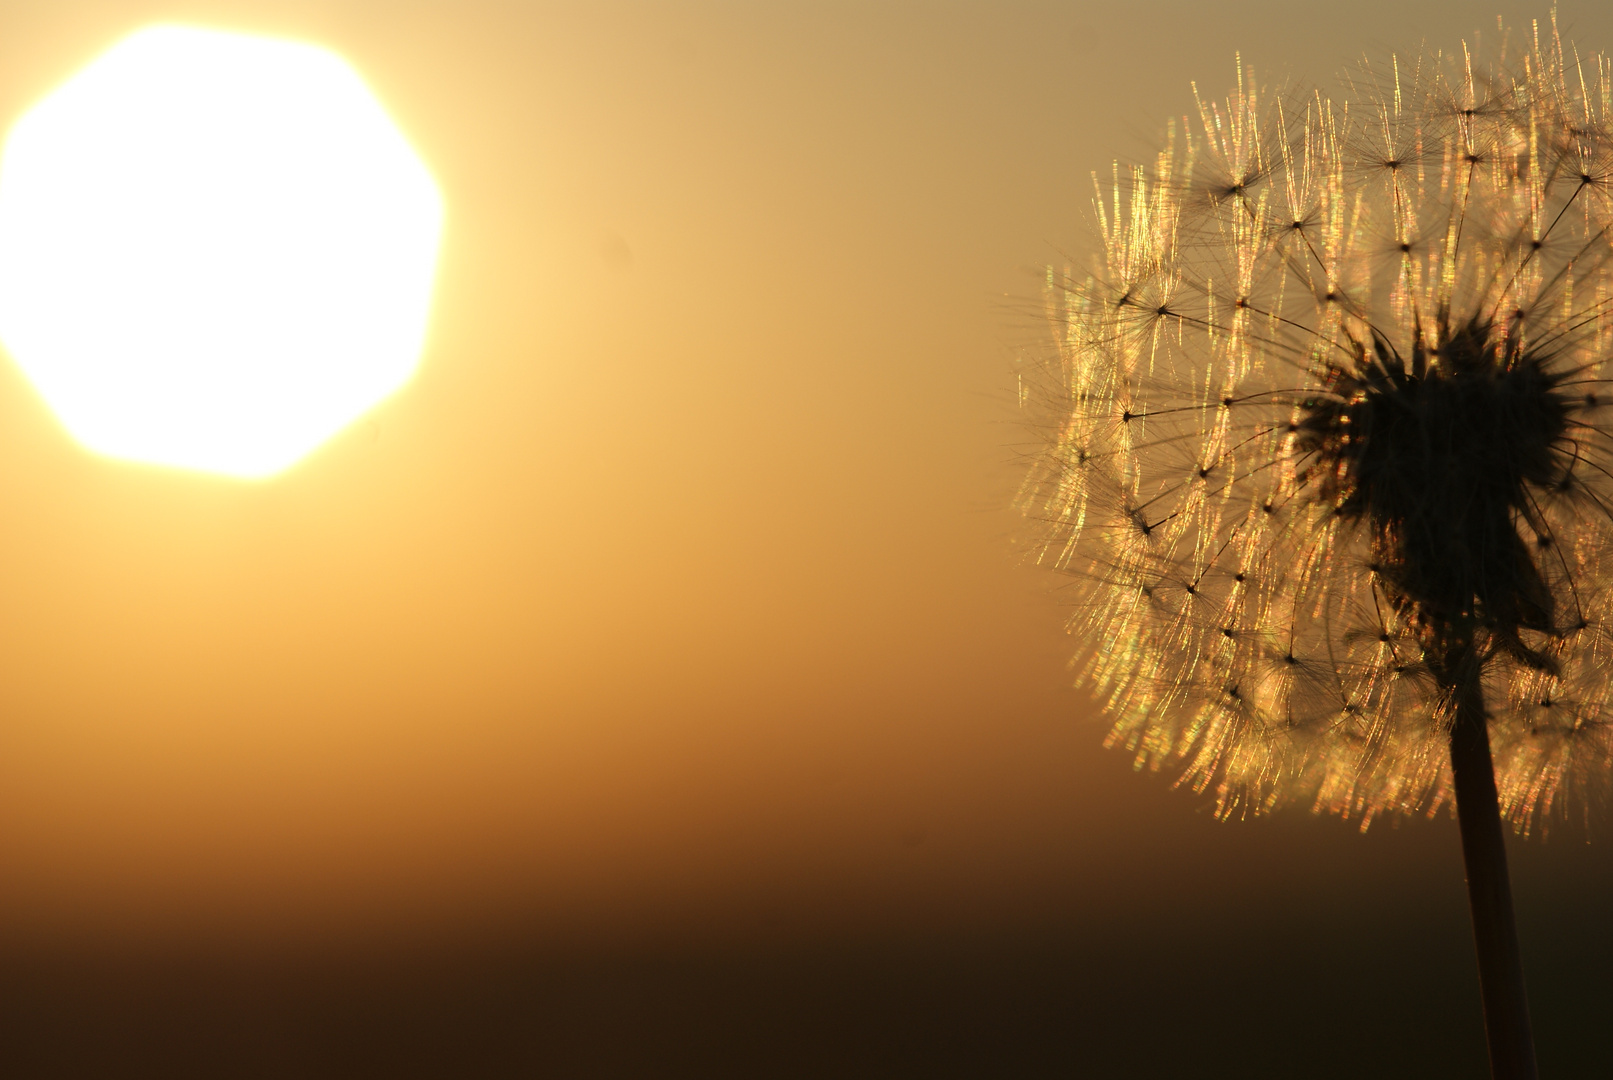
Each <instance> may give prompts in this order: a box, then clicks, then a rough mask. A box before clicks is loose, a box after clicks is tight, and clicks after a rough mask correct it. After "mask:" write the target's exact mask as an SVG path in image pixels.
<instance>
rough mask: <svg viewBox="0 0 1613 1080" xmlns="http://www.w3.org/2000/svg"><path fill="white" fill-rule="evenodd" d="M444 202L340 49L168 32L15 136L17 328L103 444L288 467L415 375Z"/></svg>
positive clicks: (10, 331) (47, 385) (101, 61)
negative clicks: (340, 55)
mask: <svg viewBox="0 0 1613 1080" xmlns="http://www.w3.org/2000/svg"><path fill="white" fill-rule="evenodd" d="M442 214H443V210H442V199H441V196H440V194H439V192H438V189H437V186H436V184H435V182H434V181H433V179H432V177H431V174H430V173H429V171H428V170H427V168H426V167H425V165H424V164H423V163H422V162H421V160H420V158H419V157H418V156H417V155H416V154H415V152H414V150H413V149H412V148H411V146H410V145H409V143H408V142H407V140H406V139H405V138H404V136H403V135H402V134H401V133H400V132H399V130H398V128H397V127H396V125H395V124H394V123H393V122H392V120H391V118H390V117H389V116H388V115H387V112H386V110H385V109H384V108H383V107H382V105H381V104H380V102H379V101H378V100H377V99H376V97H375V95H374V94H373V93H372V92H371V91H370V89H369V88H368V87H367V86H366V85H365V83H364V81H363V79H362V78H361V77H360V76H359V75H358V74H357V72H355V71H354V70H353V68H352V67H351V66H349V65H348V64H347V62H346V61H344V60H343V59H342V58H340V57H339V56H337V55H336V54H334V53H332V52H330V51H329V50H327V49H324V48H320V47H317V46H313V45H309V44H304V43H300V42H293V41H287V40H281V39H276V38H267V37H257V36H251V35H246V34H238V33H226V32H221V31H216V30H209V29H201V28H196V27H187V26H157V27H151V28H148V29H145V30H141V31H139V32H137V33H135V34H133V35H131V36H129V37H127V38H125V39H123V40H122V41H120V42H119V43H117V44H116V45H114V46H113V47H112V48H111V49H109V50H108V51H107V52H105V53H103V54H102V55H101V56H100V57H99V58H98V59H96V60H95V61H94V62H92V63H91V64H90V65H89V66H88V67H86V68H84V69H83V70H82V71H80V72H79V73H78V74H77V75H75V76H73V77H72V78H71V79H69V80H68V81H67V82H66V83H64V84H63V85H61V86H60V87H59V88H57V89H56V90H55V91H54V92H52V93H50V94H49V95H48V96H46V97H45V98H44V99H43V100H41V101H40V102H39V103H38V104H36V105H35V106H34V107H33V108H31V109H30V110H29V111H28V112H27V113H25V114H24V115H23V116H22V117H21V118H20V119H19V120H18V121H17V122H16V124H15V125H14V126H13V127H12V129H11V132H10V134H9V136H8V137H7V139H6V142H5V148H4V152H3V157H0V343H3V344H4V346H5V348H6V349H7V350H8V351H9V352H10V354H11V356H12V357H13V359H15V361H16V362H17V364H18V365H19V366H20V367H21V369H22V371H23V372H24V373H25V375H26V376H27V378H28V380H29V381H30V382H31V383H32V384H33V385H34V387H35V388H36V389H37V390H38V391H39V393H40V394H41V396H42V397H43V398H44V399H45V401H46V402H47V403H48V404H49V405H50V407H51V409H52V410H53V411H54V412H55V413H56V415H57V416H58V417H59V418H60V420H61V422H62V424H63V425H64V426H65V427H66V428H67V429H68V431H69V432H70V433H71V434H72V435H73V436H74V438H76V439H77V440H78V441H79V442H80V443H82V444H83V445H84V446H86V447H87V448H89V449H90V450H92V451H95V452H97V453H100V454H104V455H108V456H111V457H115V458H121V459H126V460H131V461H139V462H146V463H151V464H157V465H167V466H175V467H180V468H186V469H194V470H200V471H204V472H212V473H220V474H225V475H229V476H237V477H244V478H258V477H266V476H270V475H273V474H275V473H278V472H280V471H281V470H283V469H285V468H287V467H288V466H290V465H292V464H293V463H295V462H296V461H298V460H300V459H301V458H302V457H304V456H305V455H306V454H308V453H309V452H310V451H312V450H313V449H314V448H315V447H317V446H319V445H320V444H321V443H322V442H324V441H325V440H326V439H328V438H330V437H331V436H332V435H333V434H335V433H336V432H337V431H339V430H341V429H342V428H343V427H344V426H346V425H347V424H348V423H350V422H351V421H352V420H353V419H355V418H356V417H358V416H359V415H360V414H362V413H364V412H365V411H367V410H368V409H370V408H371V407H373V406H374V405H375V404H376V403H378V402H379V401H381V400H382V399H383V398H385V397H387V396H388V395H389V394H391V393H392V392H393V391H395V390H397V389H398V388H399V387H400V386H402V385H403V384H404V383H405V382H407V381H408V380H409V378H410V377H411V376H412V374H413V373H414V370H415V368H416V366H417V364H418V362H419V357H420V353H421V350H422V347H423V344H424V339H425V332H426V324H427V316H428V313H429V308H430V299H431V290H432V282H433V276H434V273H435V265H436V258H437V248H438V243H439V237H440V233H441V227H442Z"/></svg>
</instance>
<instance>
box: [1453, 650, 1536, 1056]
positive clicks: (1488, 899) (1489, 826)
mask: <svg viewBox="0 0 1613 1080" xmlns="http://www.w3.org/2000/svg"><path fill="white" fill-rule="evenodd" d="M1463 653H1464V655H1463V656H1462V658H1461V659H1460V660H1459V661H1458V662H1457V663H1456V664H1455V665H1453V666H1452V669H1450V674H1451V675H1452V676H1453V678H1452V679H1451V681H1450V683H1449V684H1448V685H1449V687H1450V689H1451V691H1452V692H1453V693H1454V694H1455V704H1456V722H1455V723H1454V724H1453V725H1452V726H1451V775H1452V777H1453V778H1454V780H1455V782H1456V820H1457V823H1458V825H1459V827H1460V829H1461V833H1462V860H1463V862H1464V863H1465V864H1466V867H1467V899H1468V904H1469V906H1470V907H1471V908H1472V911H1473V941H1474V944H1475V945H1476V946H1477V950H1478V962H1479V990H1480V992H1481V994H1482V995H1483V998H1484V1030H1485V1036H1486V1038H1487V1039H1488V1041H1489V1047H1490V1075H1491V1076H1492V1077H1494V1080H1536V1077H1537V1075H1538V1073H1537V1072H1536V1069H1535V1042H1534V1035H1533V1033H1532V1031H1531V1029H1530V1025H1529V1000H1528V997H1527V996H1526V994H1525V993H1524V985H1523V963H1522V960H1521V959H1520V957H1519V955H1518V929H1517V924H1516V921H1515V919H1514V918H1513V914H1512V886H1511V884H1510V883H1509V881H1508V879H1507V849H1506V843H1505V840H1504V838H1503V836H1502V831H1501V807H1500V802H1499V801H1498V799H1497V798H1496V790H1495V766H1494V763H1493V762H1492V760H1491V758H1490V732H1489V725H1488V724H1487V723H1486V721H1485V716H1484V689H1483V687H1482V686H1481V685H1480V683H1479V664H1478V661H1477V658H1476V657H1475V656H1474V655H1473V653H1472V650H1471V649H1466V650H1463Z"/></svg>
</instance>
